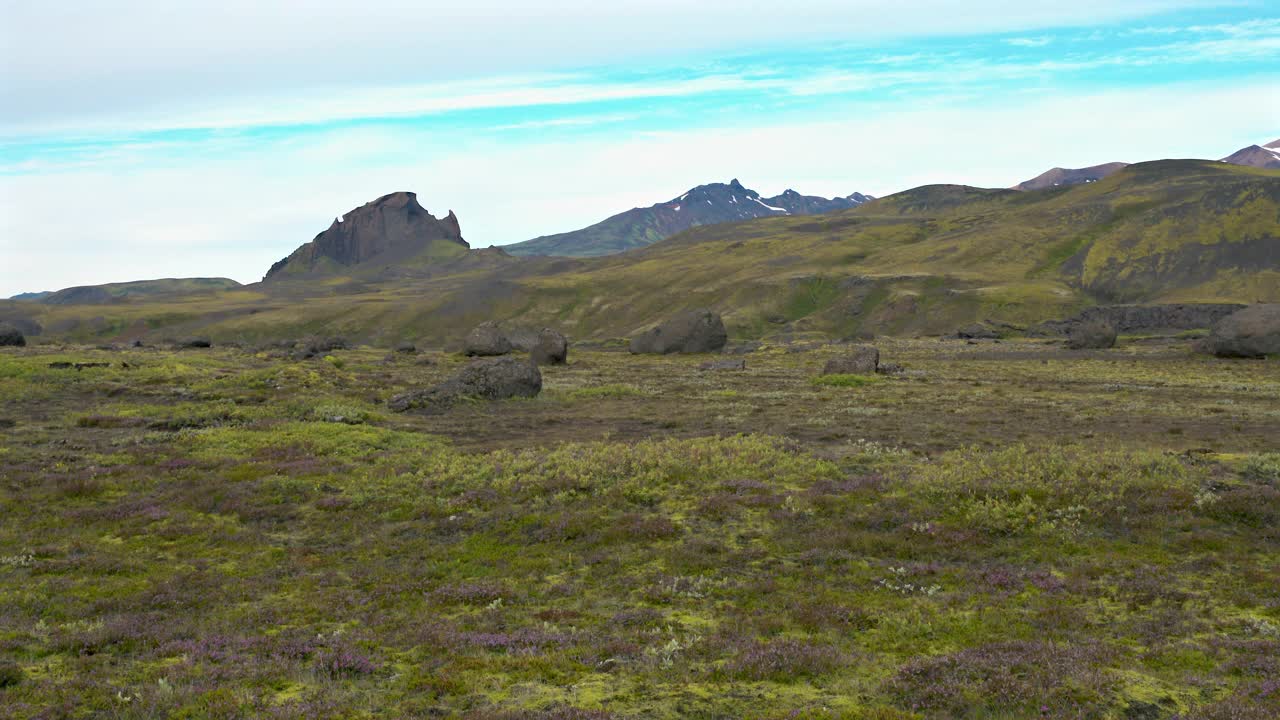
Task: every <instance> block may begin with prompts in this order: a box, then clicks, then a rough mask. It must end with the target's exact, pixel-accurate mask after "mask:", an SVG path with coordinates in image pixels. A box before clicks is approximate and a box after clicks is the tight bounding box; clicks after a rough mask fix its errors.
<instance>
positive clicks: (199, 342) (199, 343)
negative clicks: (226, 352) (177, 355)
mask: <svg viewBox="0 0 1280 720" xmlns="http://www.w3.org/2000/svg"><path fill="white" fill-rule="evenodd" d="M178 347H180V348H207V347H213V342H212V341H211V340H209V338H205V337H194V338H187V339H185V340H180V341H179V342H178Z"/></svg>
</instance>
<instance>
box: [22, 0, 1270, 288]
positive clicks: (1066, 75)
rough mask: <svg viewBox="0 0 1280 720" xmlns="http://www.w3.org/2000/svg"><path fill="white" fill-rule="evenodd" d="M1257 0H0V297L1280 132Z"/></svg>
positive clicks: (900, 186) (484, 238)
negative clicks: (328, 246)
mask: <svg viewBox="0 0 1280 720" xmlns="http://www.w3.org/2000/svg"><path fill="white" fill-rule="evenodd" d="M1277 88H1280V3H1278V2H1275V0H1266V1H1263V0H1226V1H1216V2H1215V1H1200V0H1077V1H1076V2H1073V3H1063V2H1061V1H1060V0H1020V1H1017V2H1011V1H1010V0H967V1H965V2H953V1H951V0H910V1H904V0H893V1H892V2H890V1H886V0H790V2H787V3H776V2H775V3H762V2H756V1H755V0H698V2H696V3H691V2H676V1H674V0H645V1H644V2H634V1H632V0H611V1H610V2H599V0H590V1H588V0H542V1H541V2H537V3H534V2H525V1H523V0H521V1H520V2H516V1H515V0H507V1H499V0H468V1H467V2H466V3H457V2H453V3H442V2H438V1H436V0H427V1H425V2H423V1H421V0H420V1H418V2H399V1H397V0H387V1H384V2H381V3H377V4H375V5H370V4H368V3H358V4H357V3H350V2H335V1H332V0H311V1H309V2H305V3H303V2H282V1H281V0H275V1H274V2H272V1H265V2H264V0H220V2H218V3H203V2H194V1H192V2H186V1H182V0H179V1H177V2H175V1H173V0H167V1H164V2H142V1H141V0H113V1H112V2H99V1H98V0H78V1H77V2H74V3H50V2H45V1H44V0H21V1H20V0H0V297H8V296H10V295H13V294H16V293H20V292H28V291H40V290H56V289H60V288H63V287H69V286H74V285H84V284H97V283H105V282H122V281H128V280H140V279H148V278H158V277H193V276H200V277H214V276H219V277H231V278H234V279H236V280H238V281H240V282H246V283H247V282H254V281H257V280H259V279H260V278H261V276H262V275H263V274H264V273H265V272H266V270H267V268H268V267H270V265H271V263H273V262H275V261H276V260H279V259H280V258H282V257H284V256H285V255H287V254H288V253H289V252H291V251H292V250H293V249H294V248H296V247H297V246H298V245H300V244H302V243H305V242H307V241H309V240H310V239H311V238H312V237H314V236H315V234H316V233H318V232H320V231H322V230H324V229H325V228H327V227H328V226H329V224H330V222H331V221H332V219H333V218H334V217H336V216H340V215H342V214H343V213H345V212H347V211H349V210H350V209H352V208H354V207H357V206H359V205H362V204H364V203H366V202H368V201H370V200H372V199H374V198H377V197H379V196H381V195H385V194H387V193H390V192H394V191H399V190H410V191H414V192H417V193H418V199H419V201H420V202H421V203H422V205H423V206H424V207H426V208H427V209H428V210H430V211H431V212H432V213H433V214H435V215H437V216H443V215H444V214H446V213H447V212H448V211H449V210H453V211H455V212H456V213H457V214H458V217H459V220H460V221H461V225H462V230H463V235H464V237H465V238H466V239H467V240H468V241H469V242H470V243H471V245H472V247H488V246H489V245H502V244H506V243H511V242H518V241H521V240H527V239H529V238H532V237H536V236H539V235H544V234H549V233H555V232H563V231H567V230H573V229H576V228H579V227H584V226H586V225H589V224H591V223H594V222H597V221H599V220H602V219H604V218H605V217H607V216H609V215H612V214H614V213H616V212H620V211H623V210H626V209H628V208H631V207H636V206H647V205H651V204H653V203H657V202H662V201H665V200H669V199H671V198H673V197H676V196H679V195H680V194H682V193H683V192H684V191H685V190H687V189H688V188H690V187H693V186H694V185H698V184H702V183H707V182H727V181H728V180H729V179H731V178H735V177H736V178H739V179H740V180H741V181H742V182H743V184H745V185H746V186H747V187H749V188H752V189H755V190H758V191H760V192H761V193H763V194H765V195H774V194H777V193H779V192H781V191H782V190H785V189H787V188H794V189H796V190H799V191H800V192H803V193H806V194H815V195H824V196H835V195H848V194H850V193H852V192H855V191H856V192H862V193H866V194H870V195H876V196H883V195H888V194H891V193H893V192H897V191H901V190H906V189H909V188H912V187H916V186H919V185H923V184H928V183H939V182H947V183H962V184H967V185H976V186H983V187H1007V186H1010V185H1013V184H1015V183H1017V182H1020V181H1022V180H1025V179H1028V178H1030V177H1033V176H1035V175H1038V174H1039V173H1041V172H1043V171H1044V170H1047V169H1049V168H1051V167H1055V166H1062V167H1084V166H1088V165H1095V164H1099V163H1104V162H1111V161H1117V160H1119V161H1127V162H1138V161H1142V160H1151V159H1159V158H1168V157H1198V158H1214V159H1216V158H1221V157H1224V156H1226V155H1228V154H1230V153H1232V152H1234V151H1235V150H1237V149H1239V148H1241V147H1244V146H1247V145H1250V144H1254V143H1265V142H1269V141H1272V140H1275V139H1277V138H1280V90H1277Z"/></svg>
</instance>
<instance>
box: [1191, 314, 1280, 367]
mask: <svg viewBox="0 0 1280 720" xmlns="http://www.w3.org/2000/svg"><path fill="white" fill-rule="evenodd" d="M1204 346H1205V348H1206V349H1207V350H1208V351H1209V352H1211V353H1213V354H1214V355H1217V356H1218V357H1246V358H1256V357H1266V356H1267V355H1280V303H1269V304H1263V305H1252V306H1250V307H1247V308H1245V309H1243V310H1240V311H1238V312H1235V313H1232V314H1231V315H1228V316H1227V317H1225V318H1223V319H1222V320H1219V321H1218V323H1217V324H1216V325H1214V326H1213V330H1212V331H1211V332H1210V333H1209V337H1208V338H1206V339H1205V343H1204Z"/></svg>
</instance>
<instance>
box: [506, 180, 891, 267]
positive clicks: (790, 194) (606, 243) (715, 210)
mask: <svg viewBox="0 0 1280 720" xmlns="http://www.w3.org/2000/svg"><path fill="white" fill-rule="evenodd" d="M872 199H874V198H871V197H869V196H867V195H863V194H862V193H853V194H852V195H848V196H846V197H837V198H830V199H827V198H823V197H817V196H813V195H801V194H800V193H798V192H796V191H795V190H787V191H785V192H783V193H782V194H781V195H777V196H774V197H771V198H762V197H761V196H760V193H758V192H756V191H755V190H750V189H748V188H746V187H743V185H742V183H740V182H738V180H737V179H736V178H735V179H734V180H731V181H729V183H727V184H726V183H711V184H707V185H699V186H697V187H695V188H693V189H691V190H689V191H688V192H686V193H684V194H683V195H681V196H680V197H677V198H674V199H672V200H668V201H666V202H661V203H657V204H656V205H652V206H650V207H647V208H632V209H631V210H627V211H625V212H621V213H618V214H617V215H613V216H611V217H609V218H606V219H605V220H601V221H600V222H598V223H596V224H594V225H591V226H589V227H585V228H582V229H581V230H573V231H570V232H565V233H558V234H556V235H544V236H542V237H538V238H534V239H532V240H526V241H524V242H519V243H515V244H512V245H504V246H503V250H505V251H506V252H508V253H510V254H512V255H518V256H530V255H557V256H564V257H595V256H599V255H611V254H613V253H620V252H625V251H627V250H633V249H635V248H639V247H644V246H646V245H652V244H653V243H656V242H659V241H661V240H665V239H667V238H669V237H671V236H673V235H676V234H678V233H680V232H683V231H685V230H688V229H689V228H693V227H699V226H702V225H718V224H720V223H729V222H742V221H744V220H754V219H757V218H765V217H778V216H783V215H817V214H820V213H827V212H834V211H836V210H848V209H849V208H853V207H857V206H858V205H861V204H862V203H864V202H867V201H868V200H872Z"/></svg>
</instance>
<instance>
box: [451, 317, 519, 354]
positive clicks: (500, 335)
mask: <svg viewBox="0 0 1280 720" xmlns="http://www.w3.org/2000/svg"><path fill="white" fill-rule="evenodd" d="M462 352H463V353H465V354H466V355H469V356H473V357H476V356H478V357H489V356H494V355H506V354H507V353H509V352H511V340H510V339H508V338H507V335H506V333H504V332H502V328H500V327H498V323H496V322H493V321H492V320H490V321H488V322H483V323H480V324H479V325H477V326H476V328H475V329H474V330H472V331H471V332H470V333H468V334H467V339H466V340H465V341H464V342H463V348H462Z"/></svg>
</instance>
